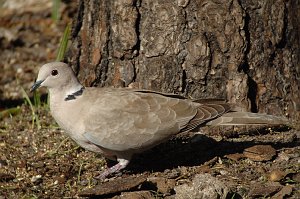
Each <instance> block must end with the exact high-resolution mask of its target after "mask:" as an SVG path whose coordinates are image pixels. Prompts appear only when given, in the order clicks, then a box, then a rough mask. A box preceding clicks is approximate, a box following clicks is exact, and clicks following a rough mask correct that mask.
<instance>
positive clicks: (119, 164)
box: [94, 159, 130, 180]
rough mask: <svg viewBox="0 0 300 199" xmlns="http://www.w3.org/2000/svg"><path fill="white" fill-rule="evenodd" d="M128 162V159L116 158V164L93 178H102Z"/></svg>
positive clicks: (123, 166)
mask: <svg viewBox="0 0 300 199" xmlns="http://www.w3.org/2000/svg"><path fill="white" fill-rule="evenodd" d="M129 162H130V161H129V160H125V159H118V164H116V165H114V166H112V167H110V168H108V169H106V170H105V171H103V172H102V173H101V174H100V175H98V176H96V177H94V178H96V179H99V180H104V179H105V178H106V177H107V176H109V175H110V174H113V173H116V172H118V171H120V170H122V169H124V168H125V167H126V166H127V165H128V164H129Z"/></svg>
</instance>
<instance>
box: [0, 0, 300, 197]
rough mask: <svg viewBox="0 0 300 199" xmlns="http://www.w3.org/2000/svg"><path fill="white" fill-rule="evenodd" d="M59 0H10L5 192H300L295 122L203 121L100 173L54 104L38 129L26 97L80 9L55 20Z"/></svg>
mask: <svg viewBox="0 0 300 199" xmlns="http://www.w3.org/2000/svg"><path fill="white" fill-rule="evenodd" d="M16 2H18V3H16ZM22 2H23V1H22ZM37 2H38V3H37ZM51 2H52V1H46V0H42V1H33V0H26V1H24V3H23V4H22V3H20V2H19V1H16V0H15V1H14V0H11V1H1V0H0V6H1V7H0V19H1V20H0V48H1V53H0V60H1V61H0V199H4V198H85V197H91V198H114V199H116V198H128V199H129V198H130V199H131V198H133V199H135V198H182V199H183V198H278V199H279V198H300V145H299V143H300V142H299V141H300V131H299V130H297V129H296V128H290V127H263V128H261V127H247V128H246V127H245V128H233V127H232V128H223V129H220V128H203V129H202V131H201V133H196V134H194V133H188V134H185V135H180V136H177V137H175V138H173V139H172V140H170V141H169V142H167V143H164V144H161V145H159V146H157V147H155V148H154V149H152V150H149V151H147V152H145V153H143V154H140V155H138V156H136V157H135V158H134V159H133V161H132V162H131V164H130V165H129V166H128V167H127V168H126V169H125V170H124V171H123V172H122V173H119V174H116V175H115V176H112V177H111V178H109V179H106V180H105V181H100V180H97V179H95V178H94V177H95V176H96V175H97V174H99V173H100V172H101V171H102V170H103V169H104V168H105V167H106V166H107V165H106V161H105V159H104V158H102V157H101V156H100V155H98V154H95V153H92V152H88V151H86V150H84V149H82V148H81V147H79V146H77V145H76V144H75V143H74V142H73V141H72V140H70V139H69V138H67V137H66V136H64V135H63V131H62V130H60V129H59V127H58V126H57V124H56V123H55V121H54V120H53V118H52V117H51V115H50V114H49V109H48V107H47V105H46V104H45V103H42V104H40V105H36V106H35V107H34V109H35V111H36V120H37V121H39V122H40V128H38V126H37V124H36V122H33V117H34V114H33V113H32V109H31V108H30V106H29V105H28V103H26V100H24V99H23V97H24V96H23V93H22V89H24V90H25V91H26V92H27V93H28V94H29V91H28V90H29V88H30V85H31V84H32V83H33V81H34V79H35V77H36V74H37V72H38V69H39V67H40V66H41V65H42V64H44V63H46V62H49V61H53V60H55V57H56V53H57V48H58V46H59V40H60V38H61V36H62V34H63V30H64V28H65V27H66V24H67V23H68V22H70V20H71V18H72V16H73V14H74V13H75V11H76V3H67V4H65V3H63V4H62V5H61V9H60V13H61V16H62V17H61V20H60V21H59V22H55V21H53V20H52V19H51V9H52V5H51ZM29 95H32V94H29ZM12 108H15V109H12ZM12 110H14V111H12ZM8 112H10V113H8ZM109 164H113V163H111V162H109Z"/></svg>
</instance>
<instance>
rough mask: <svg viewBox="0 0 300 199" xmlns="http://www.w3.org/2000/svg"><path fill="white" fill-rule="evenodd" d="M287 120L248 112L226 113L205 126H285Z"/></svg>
mask: <svg viewBox="0 0 300 199" xmlns="http://www.w3.org/2000/svg"><path fill="white" fill-rule="evenodd" d="M287 123H288V120H287V118H284V117H278V116H273V115H267V114H261V113H249V112H228V113H225V114H223V115H222V116H221V117H218V118H216V119H214V120H211V121H209V122H208V123H206V125H212V126H220V125H266V124H272V125H278V124H287Z"/></svg>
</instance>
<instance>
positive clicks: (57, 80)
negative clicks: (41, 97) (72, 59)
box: [30, 62, 79, 91]
mask: <svg viewBox="0 0 300 199" xmlns="http://www.w3.org/2000/svg"><path fill="white" fill-rule="evenodd" d="M74 84H75V85H77V84H79V83H78V80H77V78H76V76H75V74H74V72H73V70H72V69H71V67H69V66H68V65H67V64H65V63H63V62H50V63H47V64H45V65H43V66H42V67H41V68H40V71H39V74H38V77H37V80H36V81H35V83H34V84H33V85H32V87H31V88H30V91H34V90H36V89H37V88H39V87H42V86H45V87H47V88H49V89H52V88H56V89H63V88H64V87H69V86H72V85H74Z"/></svg>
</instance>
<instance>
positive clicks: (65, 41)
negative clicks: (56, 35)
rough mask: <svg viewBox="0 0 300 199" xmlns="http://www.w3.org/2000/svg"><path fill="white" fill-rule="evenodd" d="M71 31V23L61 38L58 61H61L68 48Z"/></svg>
mask: <svg viewBox="0 0 300 199" xmlns="http://www.w3.org/2000/svg"><path fill="white" fill-rule="evenodd" d="M70 32H71V24H70V23H69V24H68V25H67V27H66V28H65V31H64V34H63V36H62V38H61V40H60V44H59V48H58V51H57V56H56V61H61V60H62V59H63V58H64V56H65V54H66V51H67V49H68V42H69V36H70Z"/></svg>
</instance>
